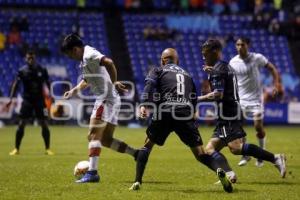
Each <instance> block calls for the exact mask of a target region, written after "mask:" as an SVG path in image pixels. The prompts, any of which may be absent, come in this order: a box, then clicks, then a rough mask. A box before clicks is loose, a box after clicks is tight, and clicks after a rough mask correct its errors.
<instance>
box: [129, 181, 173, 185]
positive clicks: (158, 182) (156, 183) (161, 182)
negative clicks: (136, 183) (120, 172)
mask: <svg viewBox="0 0 300 200" xmlns="http://www.w3.org/2000/svg"><path fill="white" fill-rule="evenodd" d="M123 183H133V181H123ZM143 184H150V185H152V184H153V185H171V184H176V182H171V181H143Z"/></svg>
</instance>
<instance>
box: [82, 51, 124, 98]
mask: <svg viewBox="0 0 300 200" xmlns="http://www.w3.org/2000/svg"><path fill="white" fill-rule="evenodd" d="M103 57H104V55H103V54H101V53H100V52H99V51H97V50H96V49H95V48H93V47H91V46H88V45H86V46H84V52H83V60H82V62H81V64H80V66H81V70H82V75H83V78H84V80H85V81H86V82H87V83H88V84H89V86H90V87H91V91H92V92H93V94H94V95H96V96H97V99H102V100H108V101H114V100H115V99H116V98H119V95H118V94H117V92H116V90H115V87H114V85H113V84H112V82H111V79H110V76H109V74H108V72H107V70H106V68H105V67H104V66H100V61H101V59H102V58H103Z"/></svg>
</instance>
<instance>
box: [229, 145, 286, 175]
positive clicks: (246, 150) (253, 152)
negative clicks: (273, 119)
mask: <svg viewBox="0 0 300 200" xmlns="http://www.w3.org/2000/svg"><path fill="white" fill-rule="evenodd" d="M228 147H229V149H230V151H231V152H232V153H233V154H235V155H246V156H252V157H254V158H257V159H261V160H265V161H269V162H271V163H273V164H274V165H275V167H276V168H277V169H279V172H280V175H281V177H282V178H284V177H285V174H286V158H285V156H284V155H283V154H277V155H274V154H273V153H271V152H269V151H266V150H264V149H262V148H260V147H258V146H256V145H254V144H247V143H245V144H241V143H240V140H239V139H237V140H234V141H232V142H230V143H228Z"/></svg>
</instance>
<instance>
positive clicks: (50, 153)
mask: <svg viewBox="0 0 300 200" xmlns="http://www.w3.org/2000/svg"><path fill="white" fill-rule="evenodd" d="M45 154H46V155H48V156H53V155H54V154H55V153H54V152H53V151H51V150H50V149H46V152H45Z"/></svg>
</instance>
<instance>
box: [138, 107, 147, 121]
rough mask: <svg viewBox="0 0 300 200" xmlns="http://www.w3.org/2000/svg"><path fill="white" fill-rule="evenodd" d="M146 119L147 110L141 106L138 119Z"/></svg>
mask: <svg viewBox="0 0 300 200" xmlns="http://www.w3.org/2000/svg"><path fill="white" fill-rule="evenodd" d="M147 117H148V114H147V109H146V107H145V106H141V107H140V118H141V119H145V118H147Z"/></svg>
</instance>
